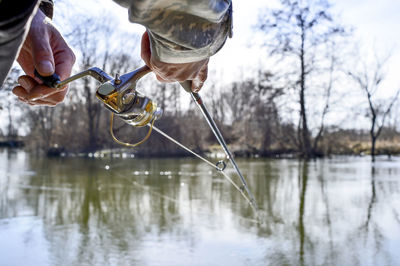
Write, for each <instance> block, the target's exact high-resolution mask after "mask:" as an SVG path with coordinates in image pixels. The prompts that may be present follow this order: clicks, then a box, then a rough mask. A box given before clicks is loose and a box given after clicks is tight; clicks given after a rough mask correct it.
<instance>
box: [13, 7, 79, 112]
mask: <svg viewBox="0 0 400 266" xmlns="http://www.w3.org/2000/svg"><path fill="white" fill-rule="evenodd" d="M17 61H18V63H19V64H20V65H21V67H22V69H23V70H24V71H25V73H26V75H24V76H20V77H19V78H18V83H19V84H20V86H16V87H15V88H14V89H13V93H14V94H15V95H17V96H18V99H20V100H21V101H23V102H26V103H28V104H30V105H46V106H55V105H57V104H58V103H60V102H62V101H63V100H64V98H65V95H66V94H67V91H68V87H67V86H65V87H63V88H59V89H54V88H49V87H47V86H45V85H41V84H40V81H39V80H38V79H37V78H35V76H34V74H33V72H34V70H35V68H36V70H37V71H38V72H39V74H40V75H42V76H50V75H52V74H53V73H54V72H56V73H57V74H58V75H59V76H60V78H61V80H64V79H66V78H68V77H69V76H70V75H71V70H72V66H73V65H74V63H75V55H74V53H73V52H72V50H71V49H70V48H69V46H68V45H67V43H66V42H65V40H64V39H63V37H62V36H61V34H60V33H59V32H58V31H57V29H56V28H55V27H54V26H53V25H52V24H51V23H50V21H48V20H47V19H46V16H45V15H44V14H43V13H42V11H40V10H38V12H37V13H36V15H35V17H34V18H33V20H32V23H31V27H30V29H29V33H28V35H27V37H26V39H25V42H24V44H23V46H22V48H21V51H20V53H19V56H18V58H17Z"/></svg>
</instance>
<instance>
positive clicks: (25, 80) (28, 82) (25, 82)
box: [18, 75, 38, 93]
mask: <svg viewBox="0 0 400 266" xmlns="http://www.w3.org/2000/svg"><path fill="white" fill-rule="evenodd" d="M18 83H19V84H20V85H21V86H22V87H23V88H24V89H25V91H26V92H27V93H29V92H30V91H31V90H32V88H33V87H35V86H37V85H38V83H37V82H36V80H34V79H33V78H32V77H30V76H28V75H23V76H20V77H18Z"/></svg>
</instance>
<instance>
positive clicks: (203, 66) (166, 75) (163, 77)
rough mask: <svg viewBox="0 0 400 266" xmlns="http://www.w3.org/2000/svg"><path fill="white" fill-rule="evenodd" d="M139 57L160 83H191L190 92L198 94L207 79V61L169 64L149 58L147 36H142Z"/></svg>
mask: <svg viewBox="0 0 400 266" xmlns="http://www.w3.org/2000/svg"><path fill="white" fill-rule="evenodd" d="M141 56H142V59H143V61H144V62H145V63H146V65H147V66H148V67H149V68H150V69H151V70H153V72H154V73H155V74H156V77H157V79H158V80H159V81H161V82H175V81H178V82H183V81H186V80H191V81H192V91H193V92H198V91H199V90H200V89H201V87H202V86H203V83H204V81H205V80H206V79H207V72H208V59H205V60H202V61H199V62H193V63H185V64H169V63H164V62H160V61H158V60H156V59H155V58H154V57H153V56H151V51H150V40H149V35H148V34H147V32H145V33H144V34H143V36H142V51H141Z"/></svg>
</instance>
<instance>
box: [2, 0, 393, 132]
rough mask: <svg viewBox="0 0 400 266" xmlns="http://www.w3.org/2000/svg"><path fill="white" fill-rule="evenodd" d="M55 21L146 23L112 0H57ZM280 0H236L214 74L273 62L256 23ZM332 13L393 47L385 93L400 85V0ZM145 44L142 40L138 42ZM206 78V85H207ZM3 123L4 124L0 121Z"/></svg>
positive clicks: (383, 49)
mask: <svg viewBox="0 0 400 266" xmlns="http://www.w3.org/2000/svg"><path fill="white" fill-rule="evenodd" d="M55 2H56V6H55V17H56V18H55V25H56V26H57V27H58V29H59V30H60V32H61V33H63V30H64V25H63V24H62V23H59V24H57V22H59V21H62V20H61V19H58V18H57V17H63V18H68V17H72V16H74V15H76V14H81V15H82V16H85V14H89V15H96V16H98V15H99V14H102V15H103V16H105V17H107V16H112V17H114V18H117V19H118V21H119V24H118V25H116V26H115V30H116V31H117V32H121V34H124V33H123V32H131V33H137V34H142V33H143V31H144V28H143V27H142V26H140V25H137V24H132V23H130V22H129V21H128V14H127V10H126V9H124V8H122V7H120V6H119V5H117V4H116V3H114V2H113V1H111V0H85V1H81V0H56V1H55ZM277 2H278V1H277V0H270V1H268V0H251V1H243V0H236V1H234V2H233V5H234V6H233V7H234V8H233V10H234V13H233V38H232V39H229V40H228V41H227V42H226V44H225V46H224V47H223V49H221V50H220V52H219V53H217V54H216V55H215V56H213V57H212V59H211V60H210V63H209V76H211V77H212V76H213V75H214V77H212V78H214V79H217V80H219V81H220V82H221V83H222V84H228V83H230V82H232V81H234V80H243V79H245V78H248V77H251V76H253V75H254V74H255V69H257V66H259V65H260V64H267V65H268V63H272V62H269V60H268V56H266V54H265V51H263V50H261V49H260V48H257V47H255V46H254V43H256V40H255V38H256V34H255V32H254V25H255V24H256V22H257V18H258V12H259V10H261V9H263V8H267V7H268V8H274V7H277V6H278V3H277ZM331 3H332V4H333V12H334V13H335V14H337V15H338V21H339V22H341V23H342V24H343V25H345V26H348V27H352V28H354V37H353V39H354V40H359V43H360V45H361V47H362V49H364V51H366V53H370V51H372V50H373V49H375V50H376V51H378V52H377V53H378V54H380V55H385V54H387V53H388V52H391V54H392V57H391V60H390V62H389V65H388V75H387V82H386V84H385V88H384V90H383V91H382V93H381V94H382V95H381V96H382V97H385V96H387V95H392V94H393V92H394V90H395V89H396V88H399V87H400V75H398V70H399V69H400V30H398V25H400V16H399V15H398V14H400V1H396V0H379V1H376V0H335V1H331ZM137 45H140V43H137ZM207 86H208V85H207V83H206V85H205V87H204V90H207ZM0 118H1V121H4V120H5V114H4V112H1V113H0ZM1 127H2V128H4V127H5V126H4V125H1Z"/></svg>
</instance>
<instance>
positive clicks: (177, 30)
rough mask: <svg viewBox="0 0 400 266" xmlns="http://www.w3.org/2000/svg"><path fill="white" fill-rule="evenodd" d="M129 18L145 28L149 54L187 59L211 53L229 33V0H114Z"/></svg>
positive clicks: (174, 60)
mask: <svg viewBox="0 0 400 266" xmlns="http://www.w3.org/2000/svg"><path fill="white" fill-rule="evenodd" d="M115 1H116V2H118V3H119V4H121V5H123V6H125V7H128V8H129V18H130V20H131V21H132V22H135V23H139V24H142V25H143V26H145V27H146V28H147V30H148V32H149V36H150V43H151V50H152V51H151V52H152V55H153V56H154V57H155V58H156V59H158V60H160V61H162V62H166V63H189V62H195V61H200V60H204V59H206V58H209V57H210V56H212V55H213V54H215V53H216V52H217V51H218V50H219V49H220V48H221V47H222V46H223V44H224V43H225V40H226V38H227V37H228V36H229V35H230V34H231V26H232V19H231V16H232V5H231V1H230V0H197V1H189V0H167V1H166V0H145V1H143V0H141V1H139V0H115Z"/></svg>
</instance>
